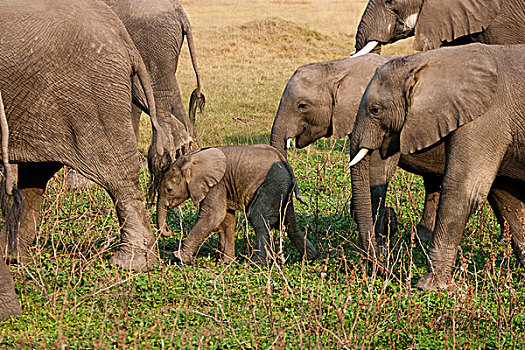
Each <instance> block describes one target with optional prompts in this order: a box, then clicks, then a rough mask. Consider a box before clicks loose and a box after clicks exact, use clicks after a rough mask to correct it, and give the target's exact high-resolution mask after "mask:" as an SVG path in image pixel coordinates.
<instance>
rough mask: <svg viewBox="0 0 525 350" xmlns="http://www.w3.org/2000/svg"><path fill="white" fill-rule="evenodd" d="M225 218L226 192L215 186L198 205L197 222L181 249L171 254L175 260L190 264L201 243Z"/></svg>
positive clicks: (221, 187) (222, 187) (222, 188)
mask: <svg viewBox="0 0 525 350" xmlns="http://www.w3.org/2000/svg"><path fill="white" fill-rule="evenodd" d="M225 216H226V190H225V188H224V186H222V185H217V186H214V187H212V188H211V189H210V191H209V192H208V194H207V196H206V197H205V198H204V199H203V201H202V202H201V203H200V208H199V214H198V218H197V221H196V222H195V225H194V226H193V228H192V229H191V231H190V233H189V234H188V237H187V238H186V240H185V241H184V242H183V243H182V249H180V250H176V251H174V252H173V255H174V256H175V258H177V259H179V260H180V261H182V262H183V263H185V264H189V263H191V261H192V260H193V257H194V255H195V254H196V253H197V250H198V249H199V248H200V246H201V245H202V243H204V241H205V240H206V239H207V238H208V237H209V236H210V235H211V233H212V232H213V231H214V230H215V229H217V228H218V227H219V225H220V224H221V223H222V222H223V221H224V217H225Z"/></svg>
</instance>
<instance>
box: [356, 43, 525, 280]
mask: <svg viewBox="0 0 525 350" xmlns="http://www.w3.org/2000/svg"><path fill="white" fill-rule="evenodd" d="M524 59H525V47H524V46H523V45H511V46H499V45H488V46H487V45H482V44H471V45H466V46H461V47H454V48H443V49H440V50H434V51H430V52H426V53H422V54H417V55H412V56H407V57H405V58H399V59H395V60H392V61H390V62H388V63H386V64H385V65H383V66H382V67H380V68H379V69H378V70H377V72H376V73H375V75H374V77H373V78H372V80H371V82H370V84H369V85H368V87H367V89H366V92H365V94H364V95H363V98H362V100H361V104H360V106H359V112H358V115H357V119H356V123H355V126H354V130H353V133H352V138H351V155H352V158H353V157H354V156H355V155H356V154H357V153H358V152H359V151H360V150H361V149H368V150H379V151H380V153H381V155H382V157H390V156H398V154H399V152H401V153H402V154H413V153H416V152H422V151H426V150H429V149H432V148H433V149H439V147H443V148H444V151H443V152H444V153H445V156H446V162H445V167H444V169H443V170H444V177H443V181H442V185H441V196H440V199H439V205H438V212H437V217H436V223H435V226H434V231H433V240H432V244H431V248H430V253H429V256H430V260H431V266H430V267H429V270H428V272H427V274H426V275H425V276H423V277H422V278H421V279H420V280H419V282H418V283H417V284H416V287H417V288H420V289H432V288H443V287H446V286H447V285H448V283H449V280H450V277H451V273H452V270H453V268H454V263H455V258H456V254H457V249H458V246H459V244H460V242H461V238H462V234H463V230H464V228H465V225H466V222H467V220H468V218H469V216H470V215H471V213H472V212H473V211H474V209H475V208H476V206H477V204H478V203H480V202H481V201H483V200H484V199H486V198H487V196H488V195H489V191H490V189H491V187H492V192H493V195H491V198H489V200H490V202H491V204H492V205H493V208H494V207H496V215H497V217H498V219H499V220H500V223H503V222H506V223H507V224H508V225H509V229H510V233H511V237H512V243H513V248H514V251H515V253H516V254H517V256H518V259H519V260H520V261H521V262H522V263H524V262H525V254H524V249H525V239H524V227H525V226H524V223H525V204H524V201H525V192H524V189H525V150H524V148H523V146H522V145H523V144H524V143H525V130H524V129H523V127H522V126H523V125H524V123H525V117H524V116H525V102H524V101H525V84H524V81H525V80H524V79H525V74H524V72H523V70H522V69H521V67H522V62H523V60H524ZM374 153H376V152H374ZM369 164H370V159H369V157H368V156H366V157H365V158H364V159H363V160H362V161H361V162H359V163H357V165H355V166H354V167H353V168H352V185H353V186H356V187H358V188H361V189H363V188H368V186H369V184H368V183H367V179H368V178H369V174H368V172H369ZM353 197H354V201H355V202H356V203H359V205H361V206H362V207H365V203H367V202H368V203H370V196H369V195H368V194H367V193H366V191H360V192H356V191H353ZM369 215H370V214H369V213H368V212H367V211H366V210H364V211H363V212H361V213H358V223H359V227H360V229H361V228H362V227H365V226H366V225H365V223H366V222H368V223H369V226H368V232H372V230H373V227H372V226H371V222H372V221H371V218H370V217H369ZM361 234H363V232H361Z"/></svg>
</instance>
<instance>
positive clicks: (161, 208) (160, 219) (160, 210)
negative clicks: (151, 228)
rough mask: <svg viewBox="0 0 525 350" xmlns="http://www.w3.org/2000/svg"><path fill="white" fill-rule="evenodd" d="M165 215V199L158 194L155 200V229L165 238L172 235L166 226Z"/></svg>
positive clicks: (166, 209)
mask: <svg viewBox="0 0 525 350" xmlns="http://www.w3.org/2000/svg"><path fill="white" fill-rule="evenodd" d="M167 214H168V206H167V203H166V198H165V196H164V195H162V194H159V198H158V199H157V228H158V229H159V231H160V233H161V234H162V235H163V236H165V237H168V236H171V235H172V233H173V232H172V231H171V230H170V229H169V228H168V226H167V225H166V217H167Z"/></svg>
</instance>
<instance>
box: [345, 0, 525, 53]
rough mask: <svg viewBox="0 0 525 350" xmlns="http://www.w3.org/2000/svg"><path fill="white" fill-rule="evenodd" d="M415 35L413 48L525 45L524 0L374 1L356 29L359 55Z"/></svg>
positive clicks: (423, 49) (368, 6) (356, 45)
mask: <svg viewBox="0 0 525 350" xmlns="http://www.w3.org/2000/svg"><path fill="white" fill-rule="evenodd" d="M409 36H414V49H416V50H418V51H427V50H432V49H436V48H439V47H441V46H451V45H453V46H456V45H463V44H467V43H474V42H481V43H484V44H505V45H511V44H525V1H523V0H445V1H443V0H369V2H368V5H367V7H366V9H365V11H364V13H363V16H362V17H361V20H360V22H359V26H358V28H357V34H356V40H355V49H356V51H357V55H361V54H365V53H368V52H371V51H372V50H377V49H378V47H377V45H379V50H380V48H381V45H383V44H388V43H393V42H396V41H398V40H400V39H403V38H406V37H409Z"/></svg>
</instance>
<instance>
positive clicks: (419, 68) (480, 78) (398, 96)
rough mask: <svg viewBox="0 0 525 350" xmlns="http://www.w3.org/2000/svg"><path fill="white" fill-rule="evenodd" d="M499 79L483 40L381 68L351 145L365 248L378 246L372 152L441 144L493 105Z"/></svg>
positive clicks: (391, 152)
mask: <svg viewBox="0 0 525 350" xmlns="http://www.w3.org/2000/svg"><path fill="white" fill-rule="evenodd" d="M458 57H461V59H460V60H458ZM497 79H498V78H497V73H496V67H495V65H494V62H492V60H491V59H490V56H489V55H487V54H486V53H485V48H484V47H483V45H481V44H472V45H468V46H466V47H462V48H444V49H440V50H436V51H431V52H426V53H421V54H416V55H411V56H407V57H403V58H398V59H395V60H392V61H390V62H388V63H386V64H385V65H383V66H382V67H380V68H378V69H377V71H376V73H375V75H374V77H373V78H372V80H371V81H370V84H369V85H368V87H367V89H366V91H365V94H364V95H363V98H362V100H361V103H360V105H359V112H358V114H357V118H356V122H355V125H354V129H353V132H352V137H351V144H350V150H351V157H352V162H351V163H350V165H351V166H353V167H352V201H353V204H354V208H356V212H355V213H354V215H355V216H356V220H357V223H358V226H359V231H360V234H361V240H362V242H363V244H364V245H365V248H367V247H368V249H370V247H374V238H373V237H375V236H374V232H373V225H372V217H371V212H372V211H371V210H370V192H369V191H368V188H369V183H368V182H367V181H369V180H368V179H369V163H370V162H369V156H368V155H367V153H369V151H371V150H379V152H380V153H381V156H382V158H386V157H389V156H392V155H394V154H396V153H398V152H401V153H402V154H410V153H414V152H417V151H420V150H423V149H425V148H428V147H430V146H432V145H434V144H437V143H438V142H439V141H440V140H442V139H443V138H444V137H446V136H447V135H448V134H449V133H451V132H453V131H454V130H456V129H457V128H459V127H460V126H462V125H464V124H466V123H469V122H471V121H472V120H474V119H475V118H477V117H479V116H480V115H483V114H484V113H485V112H486V111H487V110H488V109H489V108H490V106H491V105H492V101H493V97H494V94H495V92H496V89H497ZM363 158H364V160H363V161H360V160H361V159H363Z"/></svg>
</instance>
